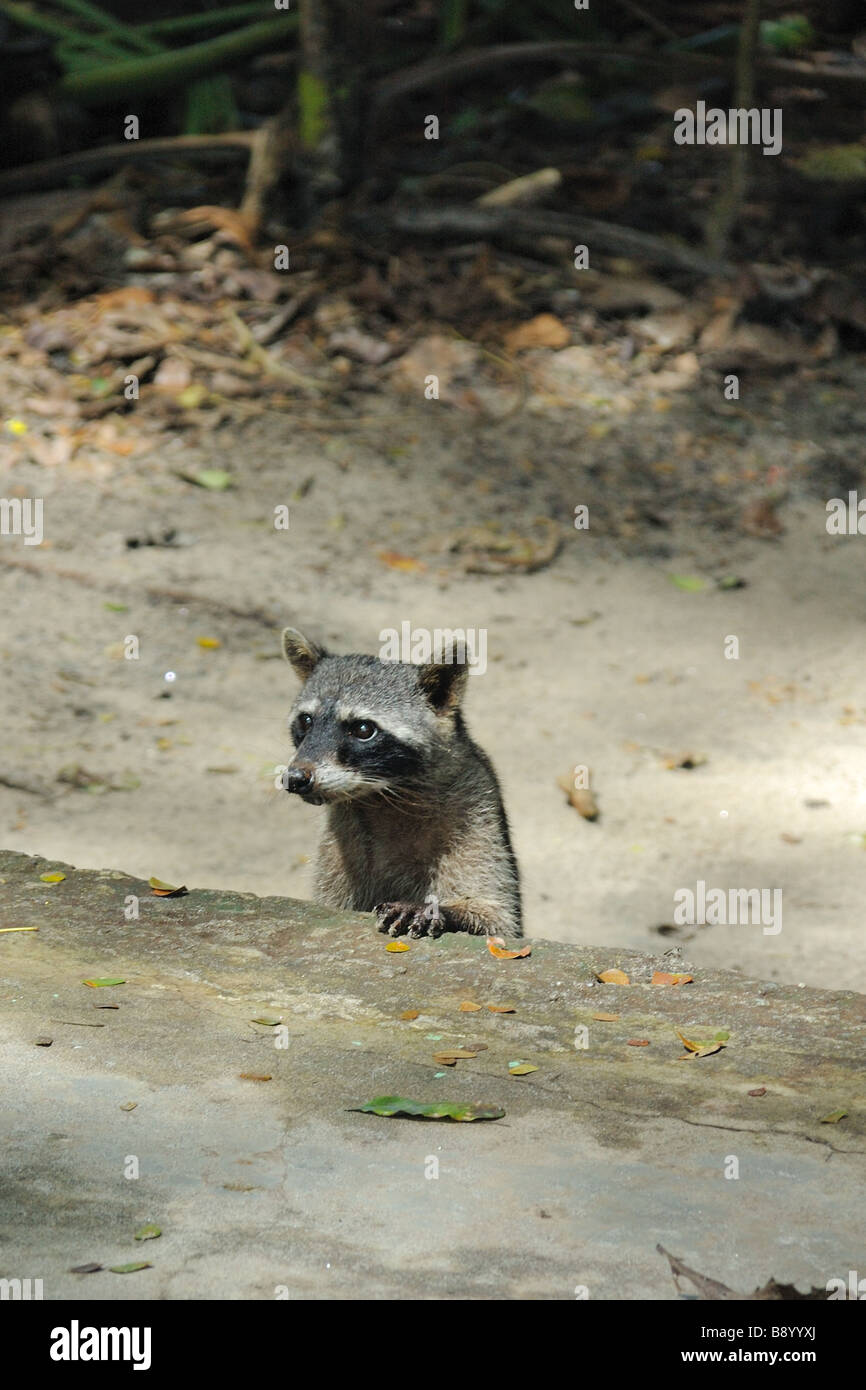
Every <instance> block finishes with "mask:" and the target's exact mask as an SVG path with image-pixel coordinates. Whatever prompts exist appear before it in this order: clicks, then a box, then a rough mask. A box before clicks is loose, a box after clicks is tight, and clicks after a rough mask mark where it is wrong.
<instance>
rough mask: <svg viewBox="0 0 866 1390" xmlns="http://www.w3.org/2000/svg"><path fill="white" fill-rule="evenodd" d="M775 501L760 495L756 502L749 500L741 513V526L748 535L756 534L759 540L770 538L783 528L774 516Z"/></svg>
mask: <svg viewBox="0 0 866 1390" xmlns="http://www.w3.org/2000/svg"><path fill="white" fill-rule="evenodd" d="M776 505H777V504H776V502H775V501H773V500H772V499H771V498H768V497H760V498H758V500H757V501H756V502H750V503H749V505H748V506H747V507H746V508H745V510H744V511H743V515H742V523H741V524H742V527H743V530H744V531H745V532H746V535H748V536H756V537H757V538H758V539H759V540H770V539H772V538H773V537H774V536H778V535H780V534H781V532H782V531H783V530H784V527H783V526H782V523H781V521H780V520H779V518H778V517H777V516H776Z"/></svg>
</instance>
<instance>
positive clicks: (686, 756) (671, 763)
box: [664, 753, 707, 772]
mask: <svg viewBox="0 0 866 1390" xmlns="http://www.w3.org/2000/svg"><path fill="white" fill-rule="evenodd" d="M706 761H707V759H706V757H705V756H704V754H703V753H675V754H673V755H672V756H671V757H668V758H665V759H664V766H665V767H666V768H667V769H668V770H669V771H671V772H676V771H679V770H680V769H682V770H684V771H685V772H691V771H692V769H693V768H696V767H703V765H704V763H705V762H706Z"/></svg>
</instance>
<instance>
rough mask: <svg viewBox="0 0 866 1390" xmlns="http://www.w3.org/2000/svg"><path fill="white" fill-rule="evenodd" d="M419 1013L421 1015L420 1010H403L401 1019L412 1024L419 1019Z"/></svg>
mask: <svg viewBox="0 0 866 1390" xmlns="http://www.w3.org/2000/svg"><path fill="white" fill-rule="evenodd" d="M419 1013H420V1010H419V1009H404V1010H403V1013H401V1015H400V1017H401V1018H405V1019H406V1020H407V1021H408V1022H411V1020H412V1019H413V1018H417V1017H418V1015H419Z"/></svg>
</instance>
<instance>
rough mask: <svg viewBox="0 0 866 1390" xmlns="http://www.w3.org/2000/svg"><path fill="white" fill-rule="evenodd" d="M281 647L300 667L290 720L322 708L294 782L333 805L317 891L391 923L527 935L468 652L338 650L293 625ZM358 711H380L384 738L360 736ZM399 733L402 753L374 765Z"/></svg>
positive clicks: (298, 758) (393, 930) (407, 929)
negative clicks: (378, 655) (466, 717)
mask: <svg viewBox="0 0 866 1390" xmlns="http://www.w3.org/2000/svg"><path fill="white" fill-rule="evenodd" d="M283 651H284V654H285V656H286V658H287V660H288V661H289V662H290V664H291V665H292V667H293V669H294V670H295V672H296V674H298V675H299V676H300V678H301V680H302V681H303V684H302V686H301V690H300V692H299V694H298V696H297V698H296V700H295V704H294V706H293V709H292V713H291V715H290V725H291V724H293V723H294V720H295V719H296V716H297V715H298V714H300V713H301V712H304V711H307V712H310V714H311V717H312V718H313V720H314V723H313V724H312V726H311V727H310V728H309V731H308V732H306V733H302V734H301V742H300V743H299V744H298V747H297V752H296V754H295V757H294V759H293V760H292V763H291V764H290V766H289V768H288V769H287V774H286V777H287V778H291V777H292V776H293V775H294V776H295V777H298V776H308V777H309V778H310V779H311V780H310V783H309V784H308V785H306V786H304V787H303V788H298V787H295V786H292V788H291V790H301V791H302V792H303V794H304V798H305V799H307V800H311V801H313V802H319V801H324V802H326V803H327V805H328V811H327V822H326V827H325V832H324V835H323V837H322V840H321V843H320V846H319V856H318V862H317V869H316V897H317V899H318V901H319V902H322V903H324V904H326V905H328V906H331V907H336V908H349V909H354V910H359V911H362V912H368V911H376V913H377V917H378V919H379V926H380V930H382V931H389V932H390V934H391V935H403V934H405V933H408V934H409V935H411V936H421V935H428V934H429V935H432V936H438V935H440V934H441V932H442V931H468V932H472V933H475V934H479V935H483V934H485V933H486V934H493V935H496V934H499V935H509V936H520V935H522V926H521V906H520V885H519V877H518V870H517V864H516V861H515V858H514V853H513V851H512V848H511V841H510V836H509V831H508V823H507V820H506V816H505V810H504V807H503V804H502V795H501V792H500V789H499V783H498V781H497V778H496V773H495V772H494V770H493V767H492V765H491V763H490V761H489V759H488V758H487V756H486V754H485V753H484V752H483V751H482V750H481V749H480V748H479V747H478V746H477V744H475V743H474V742H473V741H472V739H471V738H470V736H469V734H468V732H467V730H466V726H465V724H464V722H463V716H462V713H461V711H460V702H461V700H462V697H463V694H464V692H465V688H466V676H467V668H466V666H465V664H463V665H456V664H451V663H448V662H445V663H440V664H437V665H433V664H431V665H428V666H414V665H410V664H408V663H405V662H399V661H380V660H378V659H375V658H371V657H367V656H360V655H350V656H332V655H331V654H330V653H328V652H325V651H324V650H323V649H322V648H321V647H320V646H318V645H317V644H316V643H313V642H310V641H309V640H308V639H307V638H305V637H303V636H302V635H301V634H300V633H298V632H295V631H294V629H290V628H287V629H286V631H285V632H284V633H283ZM351 717H354V718H355V719H364V720H372V721H374V723H375V724H376V725H378V727H379V729H380V730H381V733H380V734H377V735H376V736H375V737H376V738H378V739H379V743H378V744H376V745H374V743H373V741H372V740H370V743H369V747H368V745H367V744H366V743H364V742H361V743H358V742H357V741H356V739H355V738H354V736H353V737H350V736H349V734H348V733H347V720H349V719H350V718H351ZM361 732H362V733H363V732H364V730H363V728H362V729H361ZM386 735H388V736H390V737H389V738H388V739H387V740H386V738H385V736H386ZM392 742H393V743H394V755H393V756H394V759H395V761H396V762H397V763H398V764H399V765H398V766H396V767H395V768H394V769H393V770H392V769H390V768H387V769H383V768H382V767H378V768H377V767H376V766H375V765H369V764H370V760H371V758H372V760H373V762H375V758H376V757H377V756H381V757H383V758H384V757H385V756H386V755H387V754H388V753H389V750H390V749H391V747H392ZM381 750H384V752H382V751H381ZM404 755H405V758H406V762H407V767H404V766H402V764H400V759H401V758H402V757H403V756H404ZM285 784H286V785H287V786H288V781H287V782H286V783H285Z"/></svg>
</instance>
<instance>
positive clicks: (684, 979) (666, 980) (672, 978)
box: [650, 970, 695, 985]
mask: <svg viewBox="0 0 866 1390" xmlns="http://www.w3.org/2000/svg"><path fill="white" fill-rule="evenodd" d="M694 979H695V977H694V975H670V974H668V972H667V971H666V970H656V972H655V973H654V975H653V977H652V979H651V980H650V984H651V985H691V984H694Z"/></svg>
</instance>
